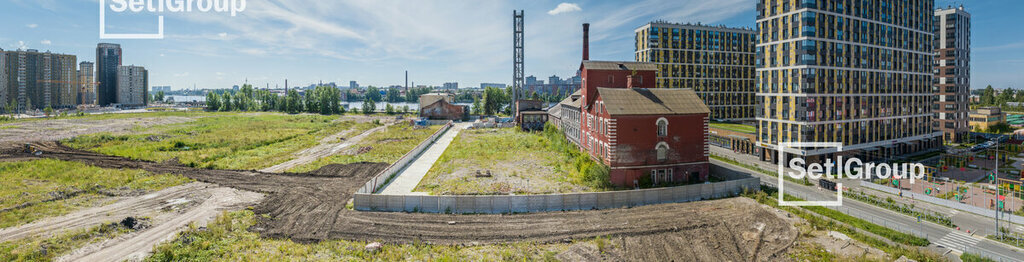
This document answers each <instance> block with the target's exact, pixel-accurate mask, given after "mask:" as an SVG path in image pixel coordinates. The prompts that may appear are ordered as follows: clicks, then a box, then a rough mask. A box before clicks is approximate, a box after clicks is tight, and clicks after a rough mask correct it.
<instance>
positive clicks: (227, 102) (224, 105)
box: [220, 92, 235, 112]
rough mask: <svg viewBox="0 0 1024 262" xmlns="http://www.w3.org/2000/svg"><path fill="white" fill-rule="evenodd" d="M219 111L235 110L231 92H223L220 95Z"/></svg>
mask: <svg viewBox="0 0 1024 262" xmlns="http://www.w3.org/2000/svg"><path fill="white" fill-rule="evenodd" d="M220 97H221V102H220V111H225V112H227V111H232V110H235V104H234V103H233V102H232V101H231V93H228V92H224V94H222V95H221V96H220Z"/></svg>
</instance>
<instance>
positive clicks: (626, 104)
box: [597, 88, 711, 115]
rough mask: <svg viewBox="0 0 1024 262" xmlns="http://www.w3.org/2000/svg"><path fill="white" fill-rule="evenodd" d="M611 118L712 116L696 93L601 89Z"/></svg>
mask: <svg viewBox="0 0 1024 262" xmlns="http://www.w3.org/2000/svg"><path fill="white" fill-rule="evenodd" d="M597 93H598V95H599V96H600V97H601V99H602V100H604V105H605V107H606V108H607V109H606V110H608V114H610V115H685V114H709V113H711V110H710V109H708V106H707V105H705V104H704V101H702V100H701V99H700V97H698V96H697V93H696V92H694V91H693V89H688V88H686V89H683V88H672V89H669V88H655V89H647V88H598V89H597Z"/></svg>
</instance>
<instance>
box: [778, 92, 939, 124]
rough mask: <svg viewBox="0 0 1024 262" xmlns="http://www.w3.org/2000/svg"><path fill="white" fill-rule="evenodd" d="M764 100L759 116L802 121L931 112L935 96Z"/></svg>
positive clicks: (779, 98) (780, 98)
mask: <svg viewBox="0 0 1024 262" xmlns="http://www.w3.org/2000/svg"><path fill="white" fill-rule="evenodd" d="M761 99H762V100H763V101H764V104H763V105H764V107H763V110H764V111H758V113H759V115H758V117H763V118H770V119H780V120H791V121H802V122H815V121H835V120H850V119H864V118H880V117H895V116H908V115H920V114H928V113H930V110H928V109H930V108H931V107H932V105H933V103H932V96H882V97H879V96H847V97H834V96H832V97H777V96H766V97H762V98H761ZM794 109H795V110H794Z"/></svg>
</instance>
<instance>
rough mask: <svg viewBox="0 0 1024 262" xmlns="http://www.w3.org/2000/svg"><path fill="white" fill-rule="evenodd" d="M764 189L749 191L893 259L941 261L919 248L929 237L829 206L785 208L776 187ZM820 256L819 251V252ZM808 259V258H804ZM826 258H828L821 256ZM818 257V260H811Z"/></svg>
mask: <svg viewBox="0 0 1024 262" xmlns="http://www.w3.org/2000/svg"><path fill="white" fill-rule="evenodd" d="M761 189H762V190H761V191H759V192H756V193H750V194H747V195H746V196H747V197H750V198H752V199H754V200H757V201H758V202H759V203H761V204H765V205H768V206H771V207H773V208H777V209H782V210H785V211H787V212H789V213H792V214H794V215H797V216H799V217H801V218H803V219H804V220H806V221H807V223H809V224H810V225H812V226H813V227H815V228H817V229H822V230H831V231H837V232H840V233H843V234H845V235H847V236H849V237H850V238H852V239H855V240H857V241H860V242H862V243H865V244H868V245H869V246H871V247H874V248H877V249H879V250H882V251H884V252H885V253H886V254H889V256H890V258H891V259H897V258H899V257H901V256H906V257H907V258H910V259H913V260H916V261H942V260H943V259H942V257H941V255H938V254H934V253H931V252H928V251H926V250H924V249H921V248H920V247H925V246H928V245H929V244H930V243H929V241H928V240H927V239H925V238H921V237H916V236H913V235H910V234H906V233H902V232H898V231H896V230H893V229H890V228H886V227H882V226H879V225H876V224H872V223H871V222H868V221H865V220H863V219H859V218H856V217H853V216H850V215H846V214H843V213H842V212H839V211H836V210H833V209H828V208H825V207H802V208H798V207H784V206H779V205H778V202H777V200H778V195H777V194H778V193H777V192H775V190H773V189H770V188H766V187H762V188H761ZM784 197H785V198H786V199H787V200H791V201H800V200H801V199H799V198H796V197H792V196H789V195H786V196H784ZM862 231H866V232H870V233H871V234H873V235H876V236H880V237H884V238H886V239H889V240H890V241H892V242H893V243H895V244H890V243H888V242H886V241H883V240H882V239H879V238H876V237H875V236H872V235H869V234H865V233H863V232H862ZM802 255H804V256H807V255H812V256H813V255H814V254H813V253H809V254H802ZM819 255H820V254H819ZM804 258H806V257H804ZM818 258H820V259H825V258H827V257H818ZM812 260H817V259H812Z"/></svg>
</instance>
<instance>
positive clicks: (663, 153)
mask: <svg viewBox="0 0 1024 262" xmlns="http://www.w3.org/2000/svg"><path fill="white" fill-rule="evenodd" d="M654 149H656V150H657V151H658V161H659V162H665V160H668V143H665V142H661V143H658V146H656V147H654Z"/></svg>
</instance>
